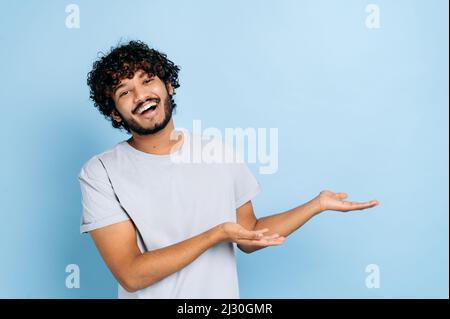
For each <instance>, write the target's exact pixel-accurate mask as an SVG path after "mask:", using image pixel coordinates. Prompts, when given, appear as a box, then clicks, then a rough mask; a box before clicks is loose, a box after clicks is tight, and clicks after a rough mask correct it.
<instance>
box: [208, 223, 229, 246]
mask: <svg viewBox="0 0 450 319" xmlns="http://www.w3.org/2000/svg"><path fill="white" fill-rule="evenodd" d="M210 231H211V237H212V239H213V242H214V243H215V244H220V243H222V242H224V241H226V240H227V234H226V232H225V230H224V229H223V224H219V225H217V226H215V227H213V228H211V230H210Z"/></svg>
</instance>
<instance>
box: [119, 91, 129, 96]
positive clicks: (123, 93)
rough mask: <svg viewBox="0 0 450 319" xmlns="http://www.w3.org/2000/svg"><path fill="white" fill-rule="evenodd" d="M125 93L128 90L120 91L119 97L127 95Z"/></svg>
mask: <svg viewBox="0 0 450 319" xmlns="http://www.w3.org/2000/svg"><path fill="white" fill-rule="evenodd" d="M127 94H128V91H123V92H122V93H120V95H119V97H121V96H124V95H127Z"/></svg>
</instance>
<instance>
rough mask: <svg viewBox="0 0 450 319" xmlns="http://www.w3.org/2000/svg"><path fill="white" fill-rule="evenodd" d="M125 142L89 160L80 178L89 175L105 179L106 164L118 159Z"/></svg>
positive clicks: (82, 169) (80, 173) (82, 168)
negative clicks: (119, 151)
mask: <svg viewBox="0 0 450 319" xmlns="http://www.w3.org/2000/svg"><path fill="white" fill-rule="evenodd" d="M122 143H123V142H121V143H118V144H117V145H115V146H114V147H111V148H109V149H107V150H106V151H103V152H102V153H99V154H96V155H94V156H92V157H91V158H89V159H88V160H87V161H86V162H85V163H84V164H83V165H82V167H81V170H80V172H79V176H83V175H87V176H88V177H91V178H103V177H106V171H105V166H104V165H105V164H104V163H105V162H106V161H111V160H114V158H117V154H118V150H119V148H120V146H121V144H122Z"/></svg>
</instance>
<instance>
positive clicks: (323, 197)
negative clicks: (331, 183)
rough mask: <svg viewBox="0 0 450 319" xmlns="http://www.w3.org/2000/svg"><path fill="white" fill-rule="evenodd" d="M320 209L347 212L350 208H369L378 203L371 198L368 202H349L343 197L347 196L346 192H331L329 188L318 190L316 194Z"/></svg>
mask: <svg viewBox="0 0 450 319" xmlns="http://www.w3.org/2000/svg"><path fill="white" fill-rule="evenodd" d="M317 198H318V200H319V203H320V208H321V211H325V210H335V211H341V212H348V211H352V210H362V209H366V208H371V207H374V206H376V205H378V204H379V202H378V201H377V200H371V201H368V202H349V201H345V200H344V199H346V198H347V194H346V193H342V192H341V193H333V192H331V191H329V190H324V191H322V192H320V194H319V195H318V196H317Z"/></svg>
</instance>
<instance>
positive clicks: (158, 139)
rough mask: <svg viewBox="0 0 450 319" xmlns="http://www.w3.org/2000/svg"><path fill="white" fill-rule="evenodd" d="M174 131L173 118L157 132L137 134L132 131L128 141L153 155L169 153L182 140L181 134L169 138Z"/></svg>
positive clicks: (138, 148)
mask: <svg viewBox="0 0 450 319" xmlns="http://www.w3.org/2000/svg"><path fill="white" fill-rule="evenodd" d="M173 131H174V126H173V120H170V122H169V123H167V126H166V127H165V128H164V129H162V130H161V131H159V132H158V133H155V134H151V135H138V134H136V133H134V132H132V137H131V138H130V139H128V143H129V144H130V145H131V146H133V147H134V148H136V149H137V150H139V151H142V152H145V153H149V154H154V155H169V154H170V153H171V151H175V150H176V149H178V148H175V147H174V146H175V145H176V144H178V143H180V142H181V141H183V135H182V134H181V135H179V136H178V135H174V136H176V139H171V138H170V137H171V134H172V132H173ZM180 144H181V143H180ZM172 148H174V149H173V150H172Z"/></svg>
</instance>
